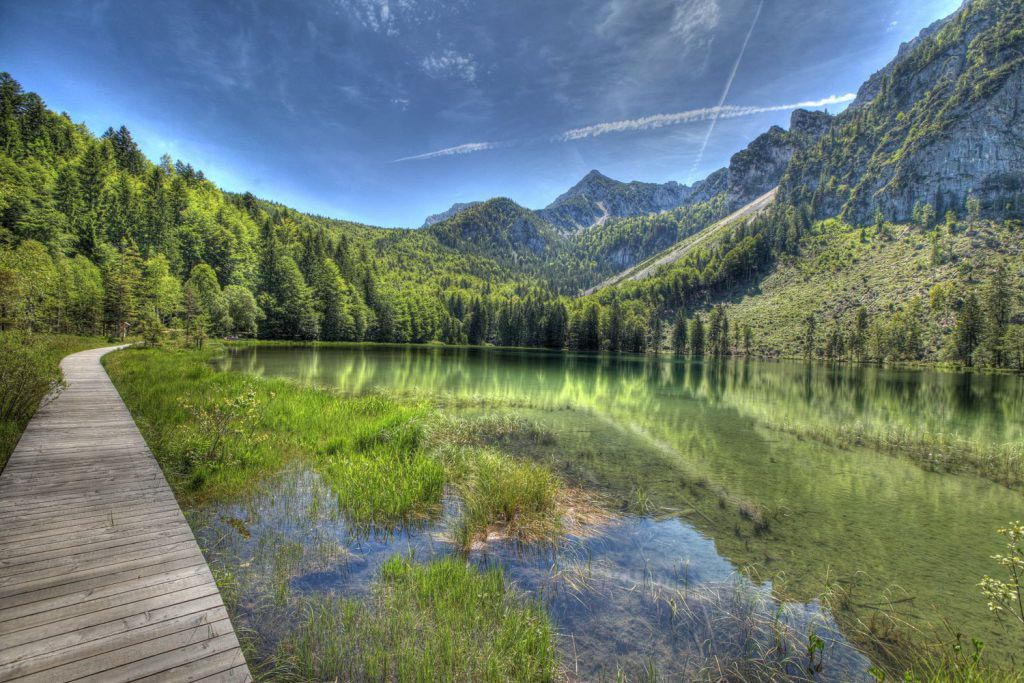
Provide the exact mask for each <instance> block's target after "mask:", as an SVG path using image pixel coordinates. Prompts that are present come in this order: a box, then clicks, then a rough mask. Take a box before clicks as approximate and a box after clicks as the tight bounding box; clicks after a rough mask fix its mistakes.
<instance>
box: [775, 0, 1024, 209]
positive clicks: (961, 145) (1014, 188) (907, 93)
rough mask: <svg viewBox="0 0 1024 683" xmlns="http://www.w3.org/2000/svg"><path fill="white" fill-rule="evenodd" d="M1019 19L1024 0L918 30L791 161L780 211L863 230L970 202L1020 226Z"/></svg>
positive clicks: (1023, 54)
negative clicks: (802, 209) (807, 209)
mask: <svg viewBox="0 0 1024 683" xmlns="http://www.w3.org/2000/svg"><path fill="white" fill-rule="evenodd" d="M1022 18H1024V0H974V1H972V2H968V3H965V4H964V6H963V7H962V8H961V9H960V10H958V11H957V12H956V13H955V14H953V15H952V16H951V17H949V18H948V19H945V20H943V21H940V22H937V23H936V24H933V25H932V26H929V27H928V28H926V29H925V30H924V31H922V32H921V34H920V35H919V36H918V37H917V38H915V39H914V40H913V41H911V42H909V43H907V44H905V45H904V46H903V47H902V48H901V49H900V51H899V54H898V55H897V56H896V58H895V59H894V60H893V61H892V62H891V63H890V64H889V65H887V66H886V67H885V68H883V69H882V70H881V71H879V72H878V73H876V74H874V75H873V76H872V77H871V78H870V79H868V81H867V82H866V83H865V84H864V86H863V87H861V89H860V91H859V93H858V95H857V99H856V100H855V102H854V103H853V104H852V105H851V107H850V108H849V109H848V110H847V111H845V112H843V113H842V114H840V115H839V116H838V117H837V119H836V121H835V123H834V125H833V126H832V128H831V130H830V132H829V134H828V135H825V136H823V137H822V138H821V139H820V141H819V142H818V144H816V145H814V146H812V147H811V148H809V149H807V150H803V151H801V152H800V153H798V154H797V155H796V157H795V158H794V160H793V163H792V164H791V165H790V167H789V169H788V170H787V173H786V177H785V179H784V181H783V183H782V188H781V198H782V200H783V201H786V202H789V203H793V204H808V205H810V206H811V208H812V211H813V214H814V215H815V216H816V217H827V216H836V215H839V216H841V217H843V218H844V219H846V220H848V221H852V222H854V223H858V224H866V223H870V222H873V221H874V219H875V214H876V212H880V213H881V215H882V216H884V217H885V218H887V219H889V220H892V221H898V222H905V221H910V220H914V219H915V218H917V219H920V218H921V215H922V214H927V216H929V217H934V216H937V217H941V216H943V215H944V214H945V212H946V211H947V210H950V209H952V210H953V211H955V212H958V213H964V212H966V211H967V205H968V200H969V199H970V198H972V197H973V198H974V199H975V200H977V205H976V206H975V211H980V212H981V213H983V214H984V215H987V216H991V217H994V218H1002V217H1021V216H1024V149H1022V147H1024V145H1022V141H1024V134H1022V131H1024V108H1022V107H1021V102H1022V101H1024V35H1022V32H1021V28H1020V27H1021V21H1022ZM927 206H930V207H931V209H926V208H925V207H927ZM915 209H917V211H915ZM918 212H921V213H919V214H918ZM915 214H918V215H916V216H915Z"/></svg>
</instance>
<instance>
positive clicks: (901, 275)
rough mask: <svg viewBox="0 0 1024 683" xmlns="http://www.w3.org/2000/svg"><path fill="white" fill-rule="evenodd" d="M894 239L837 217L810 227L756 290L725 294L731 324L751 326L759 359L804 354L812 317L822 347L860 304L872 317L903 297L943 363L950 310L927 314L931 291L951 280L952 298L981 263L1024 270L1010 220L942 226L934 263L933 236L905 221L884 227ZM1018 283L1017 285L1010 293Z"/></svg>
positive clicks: (933, 355)
mask: <svg viewBox="0 0 1024 683" xmlns="http://www.w3.org/2000/svg"><path fill="white" fill-rule="evenodd" d="M888 231H889V232H890V233H891V235H892V237H891V238H889V239H886V238H884V237H881V236H879V235H876V234H875V231H874V229H873V228H868V229H866V231H865V235H864V240H863V241H862V240H861V231H860V229H859V228H854V227H852V226H849V225H845V224H843V223H840V222H838V221H824V222H822V223H819V224H817V225H816V234H814V235H812V236H809V237H807V238H806V239H805V240H804V243H803V244H802V247H801V248H802V252H801V254H800V255H799V256H795V257H786V258H785V259H783V260H782V261H780V263H779V264H777V265H776V266H775V268H774V269H773V270H772V272H771V273H770V274H769V275H768V276H767V277H765V278H764V279H763V280H762V281H760V282H759V283H758V285H757V287H756V289H753V290H745V291H737V292H734V293H733V294H732V295H731V296H729V297H727V300H729V301H730V302H731V303H730V304H729V305H728V306H727V309H726V310H727V313H728V316H729V323H730V326H731V328H732V329H737V328H739V329H742V327H743V326H744V325H750V327H751V329H752V331H753V337H754V351H755V353H758V354H763V355H781V356H784V357H791V358H800V357H803V353H804V351H803V336H804V333H805V330H806V326H805V320H806V318H807V316H808V315H809V314H813V315H814V316H815V318H816V320H817V323H818V325H817V334H816V347H817V348H818V349H822V348H823V347H824V346H825V342H826V338H827V335H828V334H829V332H830V331H831V329H832V327H833V325H834V324H836V322H838V324H839V325H840V326H841V327H842V329H843V330H844V332H845V331H847V330H849V329H850V328H851V326H852V323H853V318H854V315H855V311H856V309H857V308H858V307H859V306H861V305H864V306H865V307H866V308H867V310H868V313H869V314H870V316H871V318H872V319H890V318H891V317H892V315H893V314H894V313H895V312H896V311H899V310H901V309H905V308H906V307H907V306H908V305H909V304H910V302H911V301H912V300H913V299H915V298H919V299H920V300H921V304H922V316H921V320H920V322H921V338H922V339H923V341H924V349H923V351H924V357H923V359H922V360H923V361H926V362H933V363H934V362H940V361H944V360H946V359H947V351H948V346H949V344H950V340H951V332H952V325H953V322H954V321H955V313H954V312H952V310H950V309H942V310H933V309H932V308H931V306H930V293H931V289H932V287H934V286H935V285H937V284H943V283H948V284H949V286H951V287H952V293H953V296H954V297H960V296H963V295H965V294H966V292H967V291H968V290H969V289H974V288H975V287H977V286H978V283H979V282H984V281H985V279H986V277H987V273H988V267H989V265H990V264H992V263H994V262H995V261H996V260H999V259H1005V260H1006V261H1007V265H1008V266H1009V271H1010V272H1011V273H1019V272H1020V271H1021V268H1022V267H1024V257H1022V253H1021V249H1020V234H1019V229H1018V228H1015V227H1014V226H1013V225H1012V224H1010V223H1007V224H1003V225H997V224H985V225H982V226H978V228H977V229H974V230H965V229H962V228H961V229H959V230H957V231H955V232H954V233H950V232H949V231H948V230H947V229H946V228H945V227H943V228H942V229H941V232H940V238H939V243H940V245H941V248H940V253H941V260H940V262H939V263H937V264H933V263H932V258H931V238H932V233H930V232H926V231H923V230H921V229H919V228H914V227H912V226H904V225H892V226H888ZM1020 287H1021V283H1020V281H1019V280H1018V282H1017V291H1020Z"/></svg>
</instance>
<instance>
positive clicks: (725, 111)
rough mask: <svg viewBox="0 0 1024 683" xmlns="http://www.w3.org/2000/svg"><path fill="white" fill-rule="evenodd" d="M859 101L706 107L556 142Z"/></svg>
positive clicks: (570, 133) (585, 130)
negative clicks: (716, 118)
mask: <svg viewBox="0 0 1024 683" xmlns="http://www.w3.org/2000/svg"><path fill="white" fill-rule="evenodd" d="M855 97H856V95H854V94H853V93H847V94H845V95H831V96H829V97H826V98H824V99H820V100H811V101H807V102H795V103H792V104H776V105H769V106H761V107H739V106H735V105H725V106H721V107H704V108H703V109H691V110H689V111H681V112H676V113H673V114H653V115H651V116H643V117H640V118H636V119H625V120H623V121H609V122H607V123H595V124H594V125H592V126H583V127H581V128H573V129H571V130H567V131H565V132H564V133H562V134H560V135H558V136H556V138H555V139H556V140H560V141H563V142H567V141H569V140H582V139H584V138H595V137H599V136H601V135H608V134H609V133H625V132H628V131H637V130H652V129H655V128H664V127H665V126H676V125H679V124H683V123H693V122H695V121H708V120H710V119H713V118H715V117H716V116H717V117H718V118H726V119H733V118H738V117H741V116H753V115H755V114H766V113H768V112H773V111H786V110H788V109H813V108H817V107H826V106H829V105H836V104H845V103H847V102H852V101H853V99H854V98H855Z"/></svg>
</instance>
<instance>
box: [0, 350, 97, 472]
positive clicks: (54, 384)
mask: <svg viewBox="0 0 1024 683" xmlns="http://www.w3.org/2000/svg"><path fill="white" fill-rule="evenodd" d="M106 343H107V342H106V340H105V339H104V338H103V337H79V336H75V335H69V334H29V333H26V332H20V331H11V332H0V471H3V468H4V466H5V465H6V464H7V459H8V458H9V457H10V456H11V453H12V452H13V451H14V447H15V446H16V445H17V444H18V439H19V438H20V437H21V433H22V432H23V431H24V430H25V425H27V424H28V421H29V420H30V419H31V418H32V416H33V415H34V414H35V412H36V409H37V408H38V407H39V404H40V402H41V401H42V400H43V398H44V397H46V396H47V394H49V393H50V392H52V391H54V390H56V389H59V388H60V386H61V381H62V380H61V374H60V361H61V359H62V358H64V356H66V355H68V354H69V353H75V352H76V351H83V350H85V349H93V348H96V347H99V346H104V345H105V344H106Z"/></svg>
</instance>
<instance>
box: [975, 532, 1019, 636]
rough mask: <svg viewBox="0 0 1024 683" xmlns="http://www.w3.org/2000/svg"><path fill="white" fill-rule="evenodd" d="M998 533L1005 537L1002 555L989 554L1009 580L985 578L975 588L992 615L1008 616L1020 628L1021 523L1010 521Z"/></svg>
mask: <svg viewBox="0 0 1024 683" xmlns="http://www.w3.org/2000/svg"><path fill="white" fill-rule="evenodd" d="M999 533H1000V534H1002V535H1003V536H1005V537H1006V554H1005V555H993V556H992V559H993V560H995V561H996V562H997V563H998V564H999V566H1001V567H1003V568H1004V569H1005V570H1006V573H1007V575H1008V576H1009V579H1008V580H1006V581H1003V580H1001V579H995V578H992V577H991V576H987V575H986V576H985V577H984V578H982V580H981V583H980V584H979V586H980V587H981V592H982V593H983V594H984V595H985V597H986V598H988V608H989V609H990V610H991V611H992V612H993V613H995V614H997V615H999V616H1003V615H1009V616H1010V618H1012V619H1014V620H1015V621H1017V622H1019V623H1020V625H1021V626H1024V524H1021V523H1020V522H1012V523H1010V524H1008V525H1006V527H1004V528H1002V529H999Z"/></svg>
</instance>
